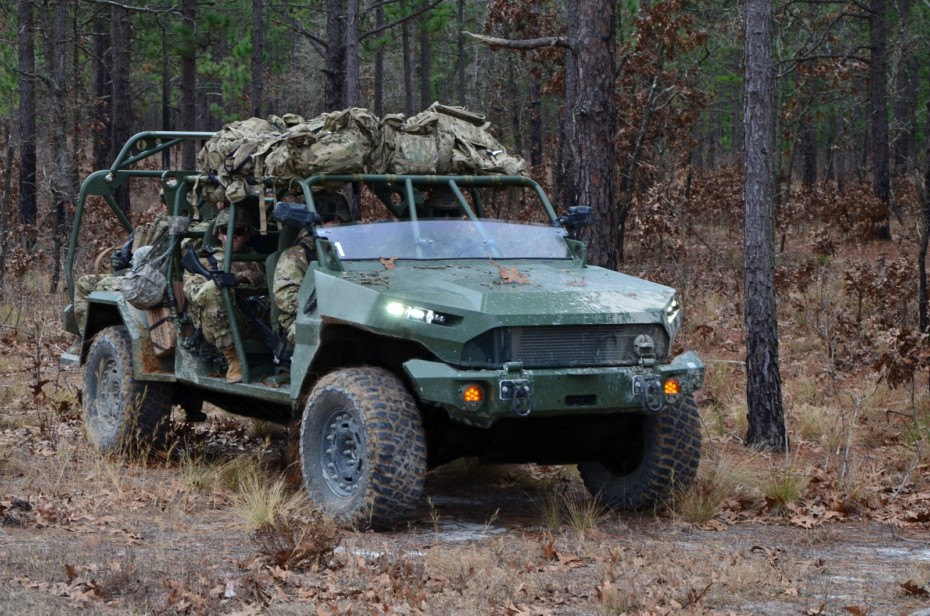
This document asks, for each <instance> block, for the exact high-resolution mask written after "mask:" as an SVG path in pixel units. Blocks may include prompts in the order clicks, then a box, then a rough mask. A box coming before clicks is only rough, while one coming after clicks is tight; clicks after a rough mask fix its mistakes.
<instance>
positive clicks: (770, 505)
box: [0, 243, 930, 616]
mask: <svg viewBox="0 0 930 616" xmlns="http://www.w3.org/2000/svg"><path fill="white" fill-rule="evenodd" d="M888 249H891V250H892V251H898V253H900V254H890V255H889V254H885V253H886V252H887V250H888ZM911 249H912V246H911V245H903V244H894V245H892V244H889V243H884V244H876V245H874V246H872V245H868V246H863V245H859V246H850V247H849V248H848V253H847V254H841V255H836V256H835V257H834V258H832V259H831V260H830V261H829V263H826V262H824V261H823V260H821V261H819V262H818V263H819V265H818V267H819V268H820V269H819V270H818V271H819V273H816V272H815V274H812V276H813V277H812V278H809V279H808V280H807V282H804V283H803V284H797V285H796V286H794V287H792V288H791V290H790V291H786V292H785V293H784V294H780V296H779V301H780V308H782V310H786V311H787V313H788V314H786V316H785V318H784V319H783V322H782V325H781V328H780V334H781V356H782V366H783V369H782V378H783V383H784V385H783V387H784V396H785V406H786V414H787V423H788V428H789V433H790V434H791V443H792V447H791V451H790V453H788V454H782V455H772V454H764V453H760V452H754V451H751V450H748V449H747V448H745V447H744V446H743V443H742V439H741V437H742V435H743V434H745V413H746V406H745V378H744V376H743V371H742V366H741V359H742V357H741V353H742V351H741V346H742V345H741V340H742V333H741V329H740V325H739V310H738V304H739V302H738V301H734V300H733V299H732V296H728V294H727V293H726V292H725V290H724V291H721V287H717V288H716V289H714V288H712V286H708V285H704V286H700V285H698V284H697V283H696V282H694V281H688V280H684V281H682V280H675V281H673V282H676V283H678V284H682V285H683V286H684V287H686V288H687V289H688V290H687V294H686V310H688V311H686V321H687V323H688V325H687V329H686V331H685V332H684V336H685V337H684V339H683V342H684V343H685V345H686V346H688V348H695V349H696V350H697V351H698V352H699V353H700V354H701V355H702V357H704V358H705V360H706V361H707V378H706V382H705V388H704V390H703V391H702V393H701V395H700V396H699V398H698V403H699V406H700V409H701V415H702V419H703V423H704V449H703V457H702V464H701V469H700V472H699V477H698V480H697V482H696V484H695V486H694V487H693V488H692V489H691V490H690V491H689V492H687V493H685V494H682V495H681V496H680V497H679V498H677V499H676V500H675V502H672V503H669V504H668V506H664V507H661V508H659V509H656V510H655V511H650V512H647V513H638V514H628V513H616V512H609V511H606V510H604V509H603V508H602V507H599V506H598V504H597V502H596V501H595V500H592V499H591V498H589V497H588V496H586V495H585V494H584V489H583V486H582V485H581V481H580V479H579V477H578V474H577V472H576V471H575V470H574V469H573V468H562V467H540V466H532V465H527V466H496V467H485V466H479V465H477V464H473V463H471V462H469V461H464V462H459V463H455V464H452V465H450V466H447V467H444V468H441V469H437V470H435V471H432V472H431V473H430V474H429V476H428V478H427V486H426V491H425V496H424V499H423V502H422V506H421V507H420V510H419V512H418V513H417V515H416V516H415V517H414V518H413V519H412V520H411V521H410V522H409V524H408V525H407V526H405V527H403V528H399V529H396V530H395V531H393V532H384V533H358V532H347V531H337V530H335V529H332V528H329V527H326V525H325V524H324V525H321V524H320V523H319V520H318V519H316V520H313V519H309V520H308V519H307V518H306V517H301V514H299V513H295V512H294V511H293V510H289V511H290V513H286V514H283V513H282V519H284V520H285V522H286V524H279V525H278V526H274V527H273V530H272V532H266V533H264V534H262V533H260V532H256V530H255V528H256V526H257V523H256V519H258V518H259V517H260V516H261V511H259V510H260V509H261V506H260V505H261V503H259V504H256V502H255V501H256V498H250V497H255V496H256V495H257V496H258V497H259V498H258V499H257V500H259V501H262V502H263V503H265V504H267V503H268V502H270V501H272V500H274V499H278V500H275V501H274V502H275V503H279V504H280V507H281V511H285V510H287V504H286V502H287V499H289V498H299V491H297V492H296V493H295V492H294V491H293V490H291V489H289V488H286V484H284V483H283V482H281V481H279V478H281V477H283V476H284V474H285V473H284V468H283V467H284V462H283V458H284V453H283V452H284V448H285V445H284V443H285V440H286V437H285V435H284V434H283V433H282V432H281V431H280V430H276V429H273V428H271V427H269V426H266V425H264V424H259V423H253V422H250V421H243V420H239V419H236V418H232V417H230V416H228V415H226V414H224V413H222V412H220V411H217V410H211V411H210V412H209V419H208V421H207V422H206V423H203V424H197V425H194V426H184V427H180V428H178V430H177V434H176V435H175V438H174V440H173V445H172V448H171V449H170V451H169V453H168V454H167V455H164V456H161V457H159V458H156V459H150V460H147V461H145V462H139V461H136V462H133V461H126V460H118V459H111V458H106V457H101V456H100V455H98V454H97V453H96V452H95V451H94V450H93V449H92V448H90V446H89V445H87V444H86V441H85V439H84V438H83V435H82V434H81V423H80V403H79V398H78V391H79V388H80V385H79V384H80V379H81V377H80V370H79V368H77V367H68V366H62V365H60V364H59V363H58V359H57V356H58V354H59V353H60V352H61V351H63V350H64V349H66V348H67V346H68V345H69V344H70V340H69V339H68V337H67V336H65V335H59V334H56V333H55V332H54V331H52V330H53V329H54V328H53V327H50V326H49V324H50V319H54V318H55V317H54V316H49V314H51V312H49V313H46V312H45V311H46V310H49V311H51V310H56V311H57V310H58V309H59V308H60V305H58V304H61V303H62V300H61V299H60V298H57V297H56V298H53V299H52V300H51V301H46V300H45V299H44V298H43V299H42V300H40V301H37V302H36V301H32V302H30V304H29V310H25V311H22V313H21V317H20V321H19V323H18V325H17V326H15V327H13V326H6V327H4V328H3V329H2V330H0V375H2V376H0V587H2V588H3V592H0V614H14V613H16V614H18V613H30V614H34V615H36V616H41V615H44V614H49V615H51V614H63V613H64V614H68V613H80V614H111V613H120V614H122V613H133V614H214V613H216V614H259V613H261V614H316V615H319V616H325V615H330V614H366V615H367V614H443V613H444V614H454V615H470V614H474V615H486V614H497V615H502V616H517V615H520V616H522V615H526V616H531V615H536V614H540V615H543V614H552V615H561V614H627V613H628V614H670V613H689V614H770V615H773V616H774V615H776V614H779V615H780V614H844V615H845V614H853V615H859V616H861V615H865V614H869V615H870V616H874V615H883V614H889V615H891V614H893V615H898V614H911V613H914V612H916V611H918V610H921V609H924V608H928V607H930V592H928V591H930V479H928V473H927V469H928V460H930V445H928V435H930V429H928V427H927V426H928V423H927V417H928V413H930V403H928V394H927V391H926V389H925V386H923V385H918V386H916V387H915V388H914V389H913V390H911V389H908V388H907V387H904V388H900V387H899V388H898V389H889V388H888V387H887V384H886V383H885V382H881V383H880V382H879V378H878V376H877V374H876V373H874V372H872V371H871V369H869V368H866V367H862V368H861V369H858V370H849V369H837V368H836V365H837V362H836V361H834V360H833V359H831V357H834V356H835V354H836V350H835V349H834V350H833V351H832V353H833V354H834V355H831V351H829V349H828V348H827V347H829V345H826V346H824V345H823V344H822V343H821V337H818V334H817V332H818V331H821V330H819V329H818V328H822V327H823V325H824V323H828V322H829V323H832V322H834V321H831V320H830V314H832V313H831V312H830V311H831V310H833V309H835V308H836V307H837V306H839V305H840V304H843V303H844V302H845V301H846V300H843V301H841V300H840V299H839V297H840V295H841V294H842V293H843V290H842V286H841V283H840V282H837V281H842V279H843V274H844V272H848V271H852V269H853V267H854V264H855V263H858V262H866V261H874V260H875V259H882V260H886V259H889V260H893V259H896V258H898V256H902V255H903V256H906V255H907V254H914V253H912V252H911ZM902 258H903V257H902ZM732 268H733V273H732V275H730V274H727V273H724V275H723V277H722V279H724V280H725V279H727V278H728V276H729V277H731V278H733V279H734V281H733V283H732V284H733V285H734V287H738V285H739V280H740V277H739V274H738V266H737V265H735V264H734V265H733V266H732ZM701 276H703V277H704V278H707V275H706V272H702V273H701ZM697 277H698V276H697V274H695V278H697ZM831 285H832V286H831ZM56 314H57V313H56ZM29 319H33V321H31V322H30V321H29ZM52 322H53V321H52ZM30 323H31V324H30ZM834 359H835V357H834ZM924 380H925V379H924ZM912 391H913V393H912ZM256 477H257V478H258V481H257V482H256V481H255V479H256ZM281 489H283V494H282V493H281ZM275 490H278V491H277V492H276V491H275ZM324 527H325V528H324Z"/></svg>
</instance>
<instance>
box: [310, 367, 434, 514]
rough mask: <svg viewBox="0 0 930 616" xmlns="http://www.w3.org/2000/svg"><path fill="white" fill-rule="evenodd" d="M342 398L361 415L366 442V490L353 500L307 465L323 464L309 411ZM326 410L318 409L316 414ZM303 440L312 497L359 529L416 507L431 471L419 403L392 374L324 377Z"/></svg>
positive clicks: (373, 371) (353, 372) (350, 372)
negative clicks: (339, 493)
mask: <svg viewBox="0 0 930 616" xmlns="http://www.w3.org/2000/svg"><path fill="white" fill-rule="evenodd" d="M333 396H334V397H333ZM340 398H341V399H344V400H346V401H349V402H350V405H351V406H352V407H354V412H356V413H357V414H358V415H359V419H360V420H361V424H362V429H363V431H364V433H365V444H366V445H367V447H366V451H365V458H366V471H367V472H366V474H365V478H364V480H363V481H364V484H363V485H362V488H363V489H360V492H359V493H358V494H355V495H353V496H352V497H350V498H340V497H337V496H336V495H333V494H332V492H329V491H328V488H327V487H326V486H325V485H323V481H322V479H321V477H320V476H319V474H318V473H316V472H315V470H316V469H314V470H311V469H310V468H308V465H316V466H319V465H320V464H321V461H320V455H319V451H318V450H317V447H316V443H317V441H318V440H319V432H318V427H317V426H315V425H313V421H312V419H313V418H312V417H308V415H312V412H311V411H312V410H313V409H314V407H315V406H316V405H317V404H318V402H319V401H323V400H333V399H340ZM347 406H349V405H347ZM321 412H323V411H320V410H319V409H317V414H320V413H321ZM311 426H313V427H311ZM311 432H312V433H311ZM300 443H301V445H300V448H301V449H300V457H301V468H302V470H303V473H304V481H305V484H306V485H307V489H308V491H309V492H310V494H311V498H316V499H319V500H322V501H323V502H322V503H316V504H317V505H322V506H323V508H324V510H327V512H328V513H330V514H333V515H334V517H335V518H336V519H337V521H339V522H340V523H342V524H345V525H347V526H352V527H355V528H375V529H383V528H389V527H391V526H393V525H394V524H396V523H397V522H399V521H401V520H403V519H404V518H406V517H408V516H410V515H411V514H412V513H413V512H414V511H415V510H416V508H417V506H418V504H419V500H420V496H421V494H422V492H423V480H424V477H425V474H426V438H425V436H424V433H423V426H422V422H421V419H420V413H419V410H418V409H417V406H416V403H415V402H414V400H413V398H412V397H411V395H410V394H409V393H408V392H407V389H406V387H404V384H403V383H402V382H401V381H400V379H398V378H397V377H396V376H395V375H393V374H391V373H390V372H388V371H386V370H383V369H381V368H369V367H362V368H348V369H343V370H337V371H335V372H333V373H330V374H328V375H327V376H325V377H323V378H322V379H321V380H320V381H319V382H318V383H317V385H316V386H315V387H314V388H313V391H312V393H311V394H310V397H309V399H308V400H307V404H306V406H305V412H304V420H303V421H302V422H301V434H300ZM308 478H309V481H308ZM317 484H319V485H317Z"/></svg>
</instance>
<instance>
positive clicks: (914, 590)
mask: <svg viewBox="0 0 930 616" xmlns="http://www.w3.org/2000/svg"><path fill="white" fill-rule="evenodd" d="M901 588H903V589H904V592H906V593H907V594H909V595H914V596H915V597H926V596H928V595H930V593H928V592H927V589H926V588H924V587H923V586H918V585H917V584H915V583H914V581H913V580H908V581H906V582H904V583H903V584H901Z"/></svg>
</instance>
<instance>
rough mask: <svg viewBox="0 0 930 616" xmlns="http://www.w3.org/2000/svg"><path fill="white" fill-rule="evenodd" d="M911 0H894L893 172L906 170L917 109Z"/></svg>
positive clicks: (908, 164)
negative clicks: (896, 25)
mask: <svg viewBox="0 0 930 616" xmlns="http://www.w3.org/2000/svg"><path fill="white" fill-rule="evenodd" d="M910 11H911V0H898V15H899V16H900V27H899V36H898V39H899V45H900V47H901V56H900V58H899V59H898V62H897V69H896V71H895V76H894V102H893V109H894V129H895V131H894V136H893V140H892V152H893V154H894V158H893V162H894V170H895V173H906V172H907V170H908V167H909V166H910V164H911V159H912V157H913V155H914V141H915V137H914V136H915V133H916V131H915V127H916V121H915V117H914V116H915V112H916V110H917V74H918V70H919V62H918V60H917V57H916V56H915V54H914V51H913V45H914V42H913V39H912V36H913V35H912V33H911V26H910Z"/></svg>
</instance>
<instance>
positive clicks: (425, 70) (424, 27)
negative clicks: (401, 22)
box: [417, 0, 433, 109]
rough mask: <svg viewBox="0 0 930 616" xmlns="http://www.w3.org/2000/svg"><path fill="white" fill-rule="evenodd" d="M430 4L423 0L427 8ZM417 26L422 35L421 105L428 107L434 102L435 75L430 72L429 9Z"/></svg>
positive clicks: (423, 6) (431, 60)
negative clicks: (433, 86) (433, 82)
mask: <svg viewBox="0 0 930 616" xmlns="http://www.w3.org/2000/svg"><path fill="white" fill-rule="evenodd" d="M429 4H430V0H423V1H422V4H421V7H422V8H425V7H427V6H429ZM417 27H418V28H419V31H418V34H419V35H420V37H419V38H420V107H421V108H423V109H426V108H427V107H429V106H430V105H431V104H432V102H433V94H432V85H433V84H432V80H433V77H432V74H431V72H430V67H431V65H432V62H433V56H432V51H431V50H430V32H429V11H426V12H424V13H423V15H422V16H421V17H420V22H419V25H418V26H417Z"/></svg>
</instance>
